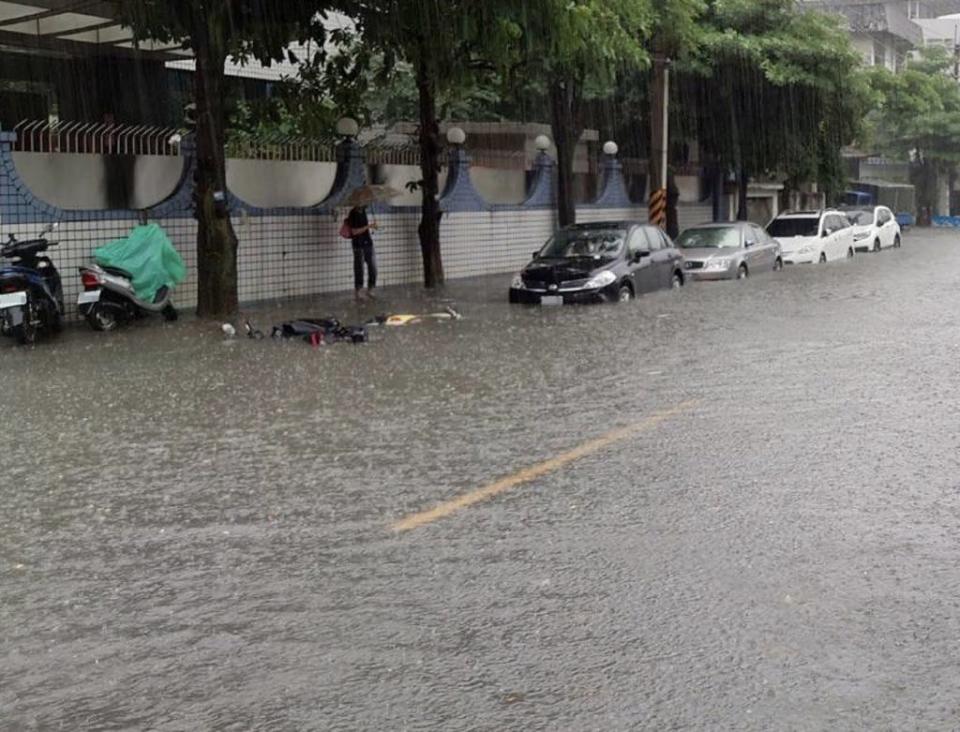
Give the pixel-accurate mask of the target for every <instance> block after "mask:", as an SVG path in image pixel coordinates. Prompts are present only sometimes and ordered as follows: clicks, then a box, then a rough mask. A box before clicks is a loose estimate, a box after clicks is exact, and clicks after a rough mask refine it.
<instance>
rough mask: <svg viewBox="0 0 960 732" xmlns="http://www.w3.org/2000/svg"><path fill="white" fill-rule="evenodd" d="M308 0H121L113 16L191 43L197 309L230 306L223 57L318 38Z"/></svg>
mask: <svg viewBox="0 0 960 732" xmlns="http://www.w3.org/2000/svg"><path fill="white" fill-rule="evenodd" d="M325 5H326V4H325V3H318V2H309V1H308V0H283V2H273V1H272V0H206V1H203V0H165V1H164V2H153V1H152V0H121V2H120V4H119V5H118V14H119V19H120V20H121V21H122V22H124V23H125V24H127V25H128V26H130V27H131V28H132V29H133V31H134V35H135V37H136V38H137V40H138V41H139V42H143V41H146V40H148V39H153V40H156V41H161V42H182V43H184V44H185V45H186V46H187V47H188V48H189V49H190V50H191V51H193V55H194V58H195V60H196V71H195V73H194V102H195V105H196V115H195V118H196V144H197V172H196V180H195V187H194V206H195V216H196V218H197V270H198V272H197V274H198V284H197V313H198V314H199V315H200V316H206V317H212V316H219V315H226V314H230V313H233V312H235V311H236V309H237V306H238V303H237V236H236V233H235V232H234V230H233V225H232V223H231V221H230V216H229V212H228V210H227V205H226V198H225V196H226V187H227V186H226V161H225V155H224V144H225V141H226V123H227V113H226V108H225V93H224V87H225V74H224V64H225V62H226V60H227V59H228V58H231V57H232V58H235V59H239V60H243V59H247V58H256V59H259V60H261V61H264V62H270V61H275V60H280V59H282V58H284V57H285V55H286V54H287V48H288V44H289V43H290V42H291V41H292V40H294V39H300V40H303V39H306V38H307V37H313V38H322V36H323V26H322V23H321V22H320V20H321V18H320V16H318V12H319V11H322V10H323V9H324V6H325Z"/></svg>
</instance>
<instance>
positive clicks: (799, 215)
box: [767, 210, 854, 264]
mask: <svg viewBox="0 0 960 732" xmlns="http://www.w3.org/2000/svg"><path fill="white" fill-rule="evenodd" d="M767 233H768V234H770V236H772V237H773V238H774V239H776V240H777V241H778V242H780V248H781V251H782V256H783V263H784V264H810V263H812V262H831V261H833V260H835V259H844V258H849V257H852V256H853V252H854V241H853V226H851V225H850V221H849V220H848V219H847V217H846V215H845V214H844V213H843V212H841V211H834V210H826V211H795V212H788V213H784V214H781V215H780V216H777V218H775V219H774V220H773V221H771V222H770V223H769V224H768V225H767Z"/></svg>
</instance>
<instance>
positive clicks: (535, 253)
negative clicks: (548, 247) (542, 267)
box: [532, 249, 540, 259]
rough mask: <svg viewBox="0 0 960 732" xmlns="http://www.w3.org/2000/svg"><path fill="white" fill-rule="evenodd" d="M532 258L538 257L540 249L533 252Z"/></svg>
mask: <svg viewBox="0 0 960 732" xmlns="http://www.w3.org/2000/svg"><path fill="white" fill-rule="evenodd" d="M532 259H540V250H539V249H538V250H537V251H535V252H534V253H533V256H532Z"/></svg>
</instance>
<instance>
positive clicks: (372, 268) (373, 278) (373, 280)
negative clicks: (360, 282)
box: [363, 243, 377, 298]
mask: <svg viewBox="0 0 960 732" xmlns="http://www.w3.org/2000/svg"><path fill="white" fill-rule="evenodd" d="M363 258H364V260H366V263H367V296H368V297H370V298H372V297H373V288H375V287H376V286H377V256H376V254H374V251H373V244H372V243H369V244H367V245H366V246H365V247H364V248H363Z"/></svg>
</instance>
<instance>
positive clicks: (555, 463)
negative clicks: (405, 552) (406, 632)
mask: <svg viewBox="0 0 960 732" xmlns="http://www.w3.org/2000/svg"><path fill="white" fill-rule="evenodd" d="M696 403H697V402H696V401H688V402H683V403H682V404H678V405H677V406H675V407H671V408H670V409H664V410H662V411H660V412H655V413H653V414H651V415H650V416H649V417H647V418H646V419H644V420H642V421H640V422H636V423H634V424H631V425H627V426H626V427H620V428H619V429H615V430H613V431H612V432H608V433H607V434H605V435H603V436H601V437H597V438H596V439H593V440H589V441H588V442H584V443H583V444H582V445H580V446H578V447H575V448H573V449H572V450H569V451H568V452H564V453H561V454H560V455H557V456H556V457H552V458H550V459H549V460H544V461H543V462H542V463H537V464H536V465H532V466H530V467H529V468H524V469H523V470H520V471H517V472H516V473H514V474H513V475H508V476H507V477H506V478H501V479H500V480H498V481H497V482H495V483H491V484H490V485H488V486H486V487H484V488H480V489H478V490H475V491H471V492H470V493H465V494H464V495H462V496H459V497H457V498H454V499H452V500H450V501H444V502H443V503H440V504H438V505H436V506H434V507H433V508H431V509H429V510H427V511H421V512H419V513H414V514H411V515H409V516H407V517H406V518H403V519H401V520H399V521H397V522H396V523H394V524H392V525H391V527H390V528H391V529H393V531H396V532H397V533H402V532H404V531H412V530H413V529H418V528H420V527H421V526H426V525H427V524H432V523H433V522H435V521H439V520H440V519H442V518H446V517H447V516H450V515H451V514H453V513H456V512H457V511H459V510H461V509H464V508H469V507H470V506H473V505H474V504H476V503H481V502H483V501H488V500H490V499H491V498H493V497H494V496H498V495H500V494H501V493H504V492H506V491H508V490H510V489H511V488H516V487H517V486H519V485H522V484H524V483H529V482H530V481H532V480H536V479H537V478H539V477H541V476H543V475H546V474H547V473H552V472H554V471H555V470H559V469H560V468H562V467H563V466H564V465H567V464H569V463H572V462H574V461H576V460H580V459H581V458H584V457H586V456H587V455H592V454H593V453H595V452H598V451H600V450H602V449H604V448H605V447H609V446H610V445H613V444H614V443H617V442H621V441H623V440H625V439H627V438H628V437H632V436H633V435H635V434H637V433H639V432H643V431H644V430H648V429H650V428H651V427H655V426H656V425H658V424H660V423H661V422H663V421H664V420H666V419H669V418H670V417H674V416H676V415H678V414H680V413H681V412H683V411H686V410H687V409H690V408H691V407H693V406H694V405H696Z"/></svg>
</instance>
